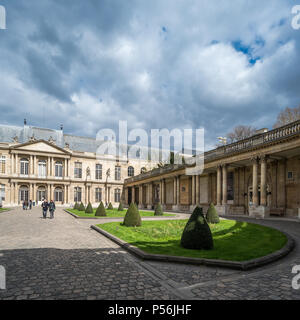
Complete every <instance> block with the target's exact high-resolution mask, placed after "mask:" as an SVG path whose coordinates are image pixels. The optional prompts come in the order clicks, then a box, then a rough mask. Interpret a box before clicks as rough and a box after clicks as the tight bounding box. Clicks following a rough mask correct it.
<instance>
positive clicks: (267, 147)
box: [124, 121, 300, 217]
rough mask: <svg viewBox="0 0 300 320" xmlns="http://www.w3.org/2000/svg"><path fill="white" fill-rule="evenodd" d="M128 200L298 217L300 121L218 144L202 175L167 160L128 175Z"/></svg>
mask: <svg viewBox="0 0 300 320" xmlns="http://www.w3.org/2000/svg"><path fill="white" fill-rule="evenodd" d="M124 188H125V199H126V200H125V201H126V202H127V203H130V202H136V203H138V205H139V207H140V208H153V207H154V206H155V204H156V203H158V202H160V203H162V205H163V207H164V209H165V210H172V211H191V210H193V208H194V207H195V206H196V205H200V206H201V207H203V208H204V210H206V208H207V207H208V206H209V204H210V203H211V202H212V203H214V204H215V205H216V206H217V209H218V211H219V213H221V214H233V215H234V214H238V215H249V216H258V217H266V216H269V215H283V216H298V208H300V121H296V122H293V123H291V124H289V125H286V126H283V127H280V128H277V129H274V130H271V131H268V132H263V133H259V134H256V135H254V136H252V137H250V138H247V139H244V140H241V141H238V142H235V143H232V144H228V145H225V146H221V147H218V148H216V149H214V150H210V151H208V152H205V154H204V170H203V172H202V174H200V175H194V176H191V175H187V174H186V166H179V165H173V166H172V165H169V166H166V167H165V168H162V169H154V170H152V171H150V172H147V173H144V174H140V175H138V176H135V177H131V178H128V179H126V180H125V184H124Z"/></svg>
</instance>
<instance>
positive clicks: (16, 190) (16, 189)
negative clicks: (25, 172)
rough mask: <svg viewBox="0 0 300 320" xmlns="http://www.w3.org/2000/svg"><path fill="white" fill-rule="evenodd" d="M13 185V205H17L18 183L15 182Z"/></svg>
mask: <svg viewBox="0 0 300 320" xmlns="http://www.w3.org/2000/svg"><path fill="white" fill-rule="evenodd" d="M14 185H15V188H14V190H15V193H14V197H15V199H14V202H15V204H18V198H19V196H18V193H19V189H18V183H17V182H14Z"/></svg>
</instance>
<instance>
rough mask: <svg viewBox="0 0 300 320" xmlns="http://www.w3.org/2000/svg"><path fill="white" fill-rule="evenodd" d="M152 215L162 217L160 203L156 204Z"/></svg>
mask: <svg viewBox="0 0 300 320" xmlns="http://www.w3.org/2000/svg"><path fill="white" fill-rule="evenodd" d="M154 215H155V216H163V215H164V213H163V211H162V208H161V204H160V203H158V204H157V205H156V207H155V211H154Z"/></svg>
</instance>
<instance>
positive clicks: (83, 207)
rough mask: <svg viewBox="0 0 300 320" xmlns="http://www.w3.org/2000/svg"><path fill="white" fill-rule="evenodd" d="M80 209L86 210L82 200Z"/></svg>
mask: <svg viewBox="0 0 300 320" xmlns="http://www.w3.org/2000/svg"><path fill="white" fill-rule="evenodd" d="M78 210H79V211H85V206H84V204H83V203H82V202H81V203H80V206H79V208H78Z"/></svg>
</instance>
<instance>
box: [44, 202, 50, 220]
mask: <svg viewBox="0 0 300 320" xmlns="http://www.w3.org/2000/svg"><path fill="white" fill-rule="evenodd" d="M48 207H49V203H48V202H47V200H46V199H45V200H44V201H43V202H42V209H43V218H44V219H46V218H47V211H48Z"/></svg>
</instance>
